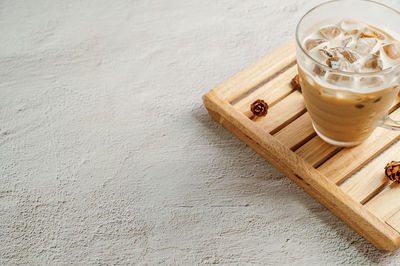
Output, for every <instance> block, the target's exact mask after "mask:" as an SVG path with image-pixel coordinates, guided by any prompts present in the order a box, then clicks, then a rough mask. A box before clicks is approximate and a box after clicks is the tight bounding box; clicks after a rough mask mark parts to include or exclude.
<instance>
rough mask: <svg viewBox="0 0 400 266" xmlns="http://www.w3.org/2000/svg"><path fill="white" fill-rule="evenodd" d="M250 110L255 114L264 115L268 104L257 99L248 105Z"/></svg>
mask: <svg viewBox="0 0 400 266" xmlns="http://www.w3.org/2000/svg"><path fill="white" fill-rule="evenodd" d="M250 110H251V112H252V113H253V114H254V115H256V116H265V115H267V113H268V104H267V103H266V102H264V101H263V100H260V99H258V100H257V101H255V102H254V103H253V104H252V105H251V106H250Z"/></svg>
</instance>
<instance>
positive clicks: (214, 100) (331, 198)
mask: <svg viewBox="0 0 400 266" xmlns="http://www.w3.org/2000/svg"><path fill="white" fill-rule="evenodd" d="M203 101H204V105H205V106H206V107H207V110H209V112H210V113H215V114H216V115H213V116H214V117H216V120H217V121H219V122H220V123H222V124H223V125H224V126H226V127H227V128H228V129H229V130H231V131H232V132H233V133H234V134H236V135H237V136H238V137H239V138H241V139H242V140H243V141H245V142H246V143H248V144H249V145H250V146H251V147H252V148H253V149H255V150H256V151H257V152H259V153H260V154H261V155H263V157H264V158H265V159H267V160H268V161H269V162H271V163H272V164H273V165H274V166H276V167H277V168H278V169H280V170H281V171H282V172H283V173H284V174H286V175H287V176H288V177H289V178H290V179H292V180H293V181H294V182H296V184H298V185H299V186H301V187H302V188H303V189H304V190H305V191H307V192H308V193H310V195H312V196H313V197H314V198H315V199H317V200H318V201H320V202H321V203H323V204H324V205H325V206H326V207H327V208H329V209H330V210H331V211H332V212H334V213H335V214H336V215H338V216H339V217H340V218H341V219H343V220H344V221H346V222H347V223H348V224H349V225H350V226H351V227H352V228H354V229H355V230H356V231H357V232H359V233H360V234H361V235H362V236H364V237H365V238H366V239H367V240H369V241H370V242H371V243H373V244H374V245H375V246H376V247H378V248H380V249H383V250H394V249H395V248H397V247H398V245H399V244H400V234H399V233H398V232H397V231H396V230H394V229H393V228H392V227H390V226H389V225H387V224H386V223H385V222H383V221H381V220H379V219H378V218H377V217H376V216H374V215H372V213H371V212H369V211H368V210H367V209H366V208H365V207H364V206H362V205H361V204H360V203H358V202H356V201H354V200H353V199H351V198H350V197H349V196H348V195H346V194H345V193H344V192H343V191H342V190H341V189H339V187H338V186H336V185H335V184H333V183H332V182H331V181H329V180H328V179H327V178H326V177H325V176H324V175H321V174H320V173H319V171H318V170H316V169H315V168H313V167H312V166H310V165H309V164H308V163H306V162H305V161H304V160H302V159H301V158H300V157H298V156H297V155H296V154H295V153H294V152H292V151H291V150H290V149H288V148H287V147H285V146H284V145H282V144H281V143H280V142H279V141H278V140H276V139H275V138H274V137H273V136H271V135H270V134H265V131H264V130H263V129H262V128H260V127H259V126H257V125H256V124H255V123H254V122H253V121H251V120H250V119H248V118H247V117H246V116H245V115H243V114H242V113H239V112H238V111H237V110H235V109H234V108H233V107H232V105H230V104H228V103H227V102H226V101H224V100H222V99H220V98H219V97H218V95H216V94H215V93H214V92H213V91H211V92H209V93H208V94H206V95H205V96H203Z"/></svg>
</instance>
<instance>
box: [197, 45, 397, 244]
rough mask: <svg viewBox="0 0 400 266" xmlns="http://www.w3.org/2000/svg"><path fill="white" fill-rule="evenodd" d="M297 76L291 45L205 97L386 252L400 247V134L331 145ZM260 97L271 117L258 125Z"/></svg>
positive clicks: (229, 124) (382, 132)
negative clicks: (398, 171) (390, 174)
mask: <svg viewBox="0 0 400 266" xmlns="http://www.w3.org/2000/svg"><path fill="white" fill-rule="evenodd" d="M296 74H297V65H296V56H295V44H294V41H290V42H288V43H286V44H285V45H283V46H282V47H280V48H279V49H277V50H275V51H274V52H272V53H271V54H269V55H267V56H265V57H264V58H262V59H261V60H260V61H258V62H257V63H255V64H253V65H251V66H250V67H248V68H246V69H245V70H243V71H242V72H240V73H239V74H237V75H235V76H234V77H232V78H230V79H229V80H227V81H225V82H224V83H222V84H221V85H219V86H218V87H216V88H215V89H213V90H211V91H210V92H209V93H207V94H206V95H204V96H203V101H204V105H205V106H206V108H207V110H208V112H209V114H210V115H211V116H212V117H213V118H214V119H215V120H216V121H217V122H219V123H220V124H222V125H223V126H224V127H225V128H227V129H228V130H230V131H231V132H232V133H233V134H235V135H236V136H237V137H238V138H239V139H241V140H242V141H244V142H245V143H247V145H249V146H250V147H251V148H253V149H254V150H255V151H256V152H258V153H259V154H260V155H261V156H262V157H264V158H265V159H266V160H267V161H269V162H270V163H271V164H273V165H274V166H275V167H276V168H278V169H279V170H280V171H281V172H282V173H284V174H285V175H286V176H288V177H289V178H290V179H291V180H293V181H294V182H295V183H296V184H297V185H299V186H300V187H302V188H303V189H304V190H305V191H306V192H307V193H309V194H310V195H311V196H312V197H314V198H315V199H316V200H318V201H319V202H320V203H322V204H323V205H324V206H326V207H327V208H328V209H329V210H331V211H332V212H333V213H335V214H336V215H337V216H338V217H340V218H341V219H342V220H343V221H345V222H346V223H347V224H349V225H350V226H351V227H352V228H353V229H354V230H356V231H357V232H358V233H359V234H361V235H362V236H363V237H364V238H365V239H367V240H368V241H370V242H371V243H372V244H374V245H375V246H376V247H377V248H379V249H382V250H394V249H396V248H397V247H398V246H399V245H400V185H398V184H394V183H391V182H388V180H387V179H386V178H385V176H384V166H385V165H386V163H387V162H390V161H391V160H400V142H397V143H395V142H396V140H398V139H399V138H400V132H398V131H390V130H387V129H383V128H377V129H376V130H375V131H374V133H373V134H372V136H370V137H369V138H368V139H367V140H366V141H365V142H364V143H362V144H361V145H359V146H356V147H353V148H339V147H335V146H332V145H330V144H327V143H325V142H324V141H322V140H321V139H320V138H319V137H318V136H317V135H316V133H315V132H314V130H313V128H312V125H311V120H310V117H309V115H308V113H307V111H306V109H305V106H304V103H303V97H302V95H301V93H300V92H298V91H293V90H292V88H291V87H290V81H291V79H292V78H293V77H294V76H295V75H296ZM256 99H263V100H264V101H266V102H267V103H268V104H269V110H268V114H267V116H265V117H260V118H256V119H253V120H250V119H249V117H250V116H251V112H250V105H251V103H253V102H254V101H255V100H256ZM398 106H399V100H398V99H397V100H396V102H395V104H393V106H392V108H391V112H392V114H391V117H392V118H394V119H400V108H399V109H397V107H398ZM393 143H395V144H393ZM388 147H390V148H388ZM384 150H386V151H384ZM383 151H384V152H383ZM375 157H376V158H375ZM374 158H375V159H374ZM372 159H374V160H373V161H371V160H372ZM370 161H371V162H370ZM363 166H365V167H363ZM360 169H361V170H360Z"/></svg>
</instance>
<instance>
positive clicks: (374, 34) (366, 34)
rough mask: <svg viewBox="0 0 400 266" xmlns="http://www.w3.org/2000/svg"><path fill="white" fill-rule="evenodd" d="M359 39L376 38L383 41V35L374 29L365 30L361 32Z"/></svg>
mask: <svg viewBox="0 0 400 266" xmlns="http://www.w3.org/2000/svg"><path fill="white" fill-rule="evenodd" d="M360 38H377V39H379V40H384V39H385V34H383V33H382V32H380V31H378V30H376V29H371V28H366V29H364V30H363V31H362V32H361V34H360Z"/></svg>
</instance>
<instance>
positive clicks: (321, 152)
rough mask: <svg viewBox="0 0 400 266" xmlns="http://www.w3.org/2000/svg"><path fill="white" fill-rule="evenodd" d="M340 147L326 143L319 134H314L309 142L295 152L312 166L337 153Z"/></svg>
mask: <svg viewBox="0 0 400 266" xmlns="http://www.w3.org/2000/svg"><path fill="white" fill-rule="evenodd" d="M340 149H341V148H340V147H336V146H333V145H331V144H329V143H326V142H325V141H323V140H322V139H321V138H320V137H319V136H315V137H314V138H312V139H311V140H310V141H309V142H307V143H306V144H304V145H303V146H301V147H300V148H299V149H297V150H296V154H297V155H298V156H300V157H301V158H303V159H304V160H306V162H308V163H309V164H311V165H312V166H314V167H316V166H318V165H320V164H321V163H322V162H324V161H325V160H326V159H327V158H329V157H331V156H332V155H334V154H335V153H337V152H338V151H339V150H340Z"/></svg>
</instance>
